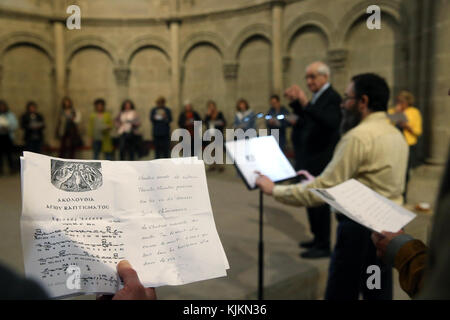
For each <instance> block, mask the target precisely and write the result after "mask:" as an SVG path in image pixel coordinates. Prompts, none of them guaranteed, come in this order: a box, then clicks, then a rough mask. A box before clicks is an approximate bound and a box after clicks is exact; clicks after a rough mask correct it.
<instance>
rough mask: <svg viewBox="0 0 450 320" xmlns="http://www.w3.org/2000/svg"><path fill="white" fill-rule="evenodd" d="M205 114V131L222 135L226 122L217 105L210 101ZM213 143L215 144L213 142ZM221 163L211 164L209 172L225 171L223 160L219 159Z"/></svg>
mask: <svg viewBox="0 0 450 320" xmlns="http://www.w3.org/2000/svg"><path fill="white" fill-rule="evenodd" d="M206 107H207V112H206V117H205V125H206V128H207V130H209V129H216V130H218V131H220V133H221V134H222V135H223V132H224V129H225V127H226V125H227V121H226V120H225V117H224V116H223V113H222V112H221V111H219V110H218V109H217V104H216V102H215V101H213V100H210V101H208V102H207V104H206ZM214 143H217V142H216V141H215V140H214ZM219 148H223V145H222V146H219ZM212 156H213V157H215V152H214V154H212ZM221 160H222V163H219V164H218V163H215V162H214V163H213V164H211V166H210V167H209V169H208V170H209V171H214V170H216V169H218V170H219V172H223V171H224V170H225V167H224V163H223V158H222V159H221Z"/></svg>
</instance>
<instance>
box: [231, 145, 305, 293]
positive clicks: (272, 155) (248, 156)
mask: <svg viewBox="0 0 450 320" xmlns="http://www.w3.org/2000/svg"><path fill="white" fill-rule="evenodd" d="M225 149H226V151H227V154H228V155H229V156H230V158H231V160H233V163H234V165H235V167H236V169H237V171H238V173H239V175H240V177H241V178H242V180H243V181H244V183H245V185H246V186H247V188H248V189H249V190H255V189H257V186H256V184H255V181H256V178H257V176H258V175H257V174H256V173H255V171H259V172H261V173H262V174H264V175H266V176H268V177H269V178H270V179H271V180H272V181H274V182H282V181H286V180H290V179H293V178H296V177H297V173H296V172H295V170H294V168H292V165H291V164H290V162H289V160H288V159H287V158H286V156H285V155H284V153H283V151H281V149H280V147H279V145H278V143H277V141H276V140H275V138H274V137H273V136H264V137H257V138H250V139H243V140H237V141H227V142H226V143H225ZM263 200H264V194H263V192H262V191H261V190H259V240H258V299H259V300H263V299H264V233H263V232H264V212H263V211H264V203H263Z"/></svg>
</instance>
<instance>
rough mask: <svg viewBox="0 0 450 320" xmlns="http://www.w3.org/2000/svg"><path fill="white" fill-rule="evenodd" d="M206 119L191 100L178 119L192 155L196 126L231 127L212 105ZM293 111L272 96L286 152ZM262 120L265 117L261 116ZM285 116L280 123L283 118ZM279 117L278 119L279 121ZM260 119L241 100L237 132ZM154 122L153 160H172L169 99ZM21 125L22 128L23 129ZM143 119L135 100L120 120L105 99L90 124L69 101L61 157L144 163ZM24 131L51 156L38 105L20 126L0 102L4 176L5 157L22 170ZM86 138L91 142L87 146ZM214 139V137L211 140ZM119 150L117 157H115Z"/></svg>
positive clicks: (273, 118) (275, 125)
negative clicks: (80, 153)
mask: <svg viewBox="0 0 450 320" xmlns="http://www.w3.org/2000/svg"><path fill="white" fill-rule="evenodd" d="M205 109H206V112H205V116H204V117H202V116H201V115H200V113H199V112H198V111H196V110H195V109H194V106H193V104H192V103H191V102H190V101H189V100H187V101H186V102H185V103H184V106H183V110H182V112H181V113H180V115H179V117H178V122H177V124H178V127H179V128H182V129H186V130H187V131H188V132H189V134H190V136H191V155H195V150H194V131H195V127H194V123H195V121H201V122H202V125H203V126H205V128H206V129H216V130H219V131H220V132H222V133H224V131H225V129H226V128H227V123H228V122H227V120H226V118H225V116H224V113H223V112H222V111H221V110H219V108H218V106H217V104H216V102H215V101H213V100H209V101H208V102H207V104H206V108H205ZM289 114H290V113H289V111H288V110H287V108H285V107H283V106H282V105H281V100H280V97H279V96H277V95H273V96H271V97H270V109H269V110H268V111H267V114H266V117H265V118H266V120H265V121H266V126H267V128H268V129H269V133H270V132H271V130H273V129H279V144H280V147H281V148H282V149H283V150H284V151H286V146H287V139H286V128H287V127H288V126H291V125H292V124H291V123H290V122H289V121H288V119H289V118H288V115H289ZM260 115H262V113H260ZM280 115H281V116H283V118H282V119H281V118H280V117H279V116H280ZM277 117H278V118H277ZM257 119H258V117H257V114H256V113H255V112H254V111H253V110H252V109H251V108H250V105H249V103H248V102H247V100H245V99H239V100H238V101H237V103H236V113H235V116H234V121H233V122H232V123H233V126H232V127H233V128H234V129H243V130H244V131H245V130H248V129H256V127H257V123H256V122H257ZM149 121H150V123H151V124H152V141H151V142H152V144H153V148H154V158H155V159H160V158H170V151H171V132H172V128H171V126H172V122H173V116H172V111H171V109H170V108H169V107H168V106H167V103H166V99H165V98H164V97H159V98H158V99H157V100H156V106H155V107H153V108H151V110H150V114H149ZM19 124H20V126H19ZM141 125H142V120H141V117H140V114H139V112H138V111H137V110H136V107H135V105H134V103H133V101H132V100H130V99H127V100H125V101H124V102H123V103H122V105H121V108H120V111H119V113H118V114H117V115H115V116H113V114H112V113H111V112H110V111H108V109H107V104H106V101H105V99H103V98H99V99H96V100H95V101H94V102H93V111H92V112H91V113H90V115H89V117H88V118H87V120H85V121H84V122H83V115H82V113H81V112H80V110H79V109H77V108H75V107H74V104H73V102H72V99H70V98H69V97H65V98H63V99H62V103H61V109H60V115H59V117H58V120H57V123H56V130H55V137H56V139H57V141H59V148H58V150H59V152H58V156H59V157H61V158H66V159H74V158H76V157H77V155H76V152H77V150H80V149H81V148H82V147H90V148H91V149H92V158H93V159H95V160H98V159H100V158H101V157H103V158H104V159H106V160H115V159H116V158H117V159H120V160H129V161H133V160H136V159H137V158H139V157H140V156H141V155H142V154H143V153H145V151H143V150H144V149H145V148H146V147H145V146H144V145H145V144H146V142H144V141H143V140H142V132H141ZM19 127H20V128H21V129H22V130H23V132H24V144H23V150H24V151H31V152H36V153H43V152H46V151H47V152H48V151H49V149H48V148H47V149H45V145H46V144H45V135H44V130H45V129H46V123H45V119H44V116H43V115H42V113H40V112H38V105H37V104H36V103H35V102H28V103H27V104H26V110H25V113H24V114H23V115H22V116H21V118H20V123H19V121H18V120H17V117H16V115H15V114H14V113H13V112H11V111H10V110H9V107H8V104H7V103H6V102H5V101H0V146H1V148H0V150H1V154H0V161H1V162H0V170H1V171H0V173H3V158H4V157H6V159H7V161H8V165H9V171H10V172H11V173H16V172H17V171H18V170H17V169H18V168H17V165H15V163H17V161H15V160H17V155H18V154H19V152H16V151H17V150H18V149H20V148H17V147H15V144H14V143H15V141H16V137H15V134H16V133H17V130H18V129H19ZM84 127H86V128H87V132H86V133H87V134H86V135H83V132H82V131H83V130H82V128H84ZM85 137H86V138H87V139H88V140H87V141H84V139H85ZM210 139H212V137H210ZM116 151H117V153H118V157H116ZM209 170H217V171H219V172H222V171H223V170H224V166H223V165H221V164H212V165H211V166H209Z"/></svg>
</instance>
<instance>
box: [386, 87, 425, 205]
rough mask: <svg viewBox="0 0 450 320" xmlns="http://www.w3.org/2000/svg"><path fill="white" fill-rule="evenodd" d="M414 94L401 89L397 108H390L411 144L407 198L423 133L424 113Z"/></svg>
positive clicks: (392, 117) (398, 126)
mask: <svg viewBox="0 0 450 320" xmlns="http://www.w3.org/2000/svg"><path fill="white" fill-rule="evenodd" d="M414 101H415V99H414V95H413V94H412V93H410V92H408V91H405V90H404V91H401V92H400V93H399V94H398V96H397V99H396V106H395V108H391V109H389V111H388V113H389V115H390V117H391V119H392V122H393V123H394V124H395V126H396V127H397V128H398V129H399V130H400V131H402V133H403V135H404V137H405V140H406V142H407V143H408V145H409V158H408V168H407V172H406V182H405V192H404V194H403V195H404V197H405V199H406V194H407V188H408V182H409V178H410V170H411V168H413V166H414V164H415V160H416V159H415V156H416V145H417V142H418V140H419V137H420V136H421V135H422V115H421V114H420V111H419V109H417V108H416V107H414Z"/></svg>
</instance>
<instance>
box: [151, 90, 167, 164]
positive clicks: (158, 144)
mask: <svg viewBox="0 0 450 320" xmlns="http://www.w3.org/2000/svg"><path fill="white" fill-rule="evenodd" d="M150 121H151V122H152V124H153V142H154V144H155V159H161V158H170V123H171V122H172V112H171V111H170V109H169V108H168V107H167V106H166V99H165V98H164V97H159V98H158V100H156V107H154V108H153V109H152V111H151V112H150Z"/></svg>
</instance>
